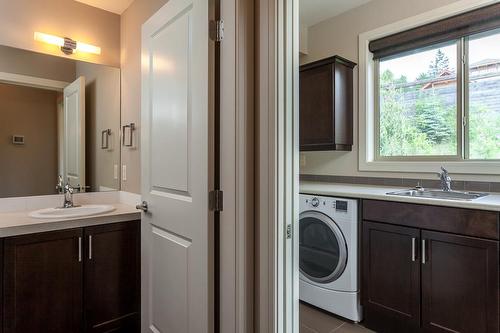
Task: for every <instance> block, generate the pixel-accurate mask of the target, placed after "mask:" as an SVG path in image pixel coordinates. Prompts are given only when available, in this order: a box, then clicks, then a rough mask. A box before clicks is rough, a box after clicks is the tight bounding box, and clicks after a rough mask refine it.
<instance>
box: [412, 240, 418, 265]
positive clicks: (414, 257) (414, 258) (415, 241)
mask: <svg viewBox="0 0 500 333" xmlns="http://www.w3.org/2000/svg"><path fill="white" fill-rule="evenodd" d="M416 248H417V239H416V238H415V237H412V239H411V261H415V260H417V253H416Z"/></svg>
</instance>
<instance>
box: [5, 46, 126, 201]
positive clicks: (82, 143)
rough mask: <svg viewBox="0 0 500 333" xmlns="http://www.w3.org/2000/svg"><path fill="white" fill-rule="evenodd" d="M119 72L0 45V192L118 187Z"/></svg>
mask: <svg viewBox="0 0 500 333" xmlns="http://www.w3.org/2000/svg"><path fill="white" fill-rule="evenodd" d="M119 138H120V69H118V68H114V67H108V66H103V65H97V64H91V63H85V62H81V61H76V60H72V59H66V58H60V57H56V56H50V55H44V54H39V53H35V52H31V51H25V50H20V49H15V48H10V47H6V46H0V156H1V163H0V197H14V196H31V195H48V194H56V193H58V192H59V191H60V187H59V189H58V188H56V185H57V184H58V182H59V179H61V180H62V183H63V184H66V183H68V182H69V184H70V185H71V186H72V187H74V188H75V189H76V190H77V191H78V190H79V191H81V192H88V191H114V190H119V187H120V177H119V165H120V139H119Z"/></svg>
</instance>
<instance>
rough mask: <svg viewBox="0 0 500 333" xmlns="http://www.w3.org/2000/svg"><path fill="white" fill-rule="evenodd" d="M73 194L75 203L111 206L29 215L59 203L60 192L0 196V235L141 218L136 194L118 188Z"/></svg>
mask: <svg viewBox="0 0 500 333" xmlns="http://www.w3.org/2000/svg"><path fill="white" fill-rule="evenodd" d="M73 198H74V200H75V204H76V205H85V204H106V205H111V206H113V207H114V208H115V209H114V210H113V211H111V212H108V213H104V214H99V215H90V216H82V217H68V218H58V219H38V218H33V217H30V216H29V214H30V213H31V212H32V211H34V210H38V209H41V208H48V207H57V206H60V204H61V202H62V196H61V195H49V196H39V197H19V198H2V199H0V238H2V237H9V236H16V235H22V234H32V233H37V232H45V231H53V230H62V229H71V228H81V227H87V226H92V225H99V224H108V223H116V222H125V221H133V220H140V219H141V213H140V212H139V211H138V210H137V209H136V208H135V204H137V203H139V202H140V196H139V195H137V194H133V193H128V192H118V191H115V192H101V193H82V194H77V195H75V196H74V197H73Z"/></svg>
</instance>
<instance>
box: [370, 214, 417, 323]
mask: <svg viewBox="0 0 500 333" xmlns="http://www.w3.org/2000/svg"><path fill="white" fill-rule="evenodd" d="M419 235H420V231H419V230H418V229H413V228H406V227H398V226H393V225H387V224H382V223H373V222H367V221H363V267H362V277H363V289H362V297H363V311H364V317H365V321H366V323H367V326H368V327H370V328H372V329H375V330H377V331H381V332H412V331H418V329H419V326H420V262H419V260H418V257H417V255H416V254H417V253H418V249H417V248H415V251H413V248H412V247H413V244H415V245H416V244H417V243H418V239H419ZM413 253H415V256H412V255H413Z"/></svg>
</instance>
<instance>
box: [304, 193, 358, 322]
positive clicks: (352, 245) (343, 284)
mask: <svg viewBox="0 0 500 333" xmlns="http://www.w3.org/2000/svg"><path fill="white" fill-rule="evenodd" d="M358 229H359V222H358V202H357V200H354V199H341V198H333V197H320V196H314V195H306V194H301V195H300V219H299V262H300V289H299V294H300V299H301V300H302V301H304V302H307V303H309V304H312V305H314V306H316V307H319V308H322V309H324V310H326V311H329V312H331V313H334V314H337V315H339V316H341V317H344V318H347V319H350V320H352V321H355V322H359V321H361V305H360V298H359V282H358Z"/></svg>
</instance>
